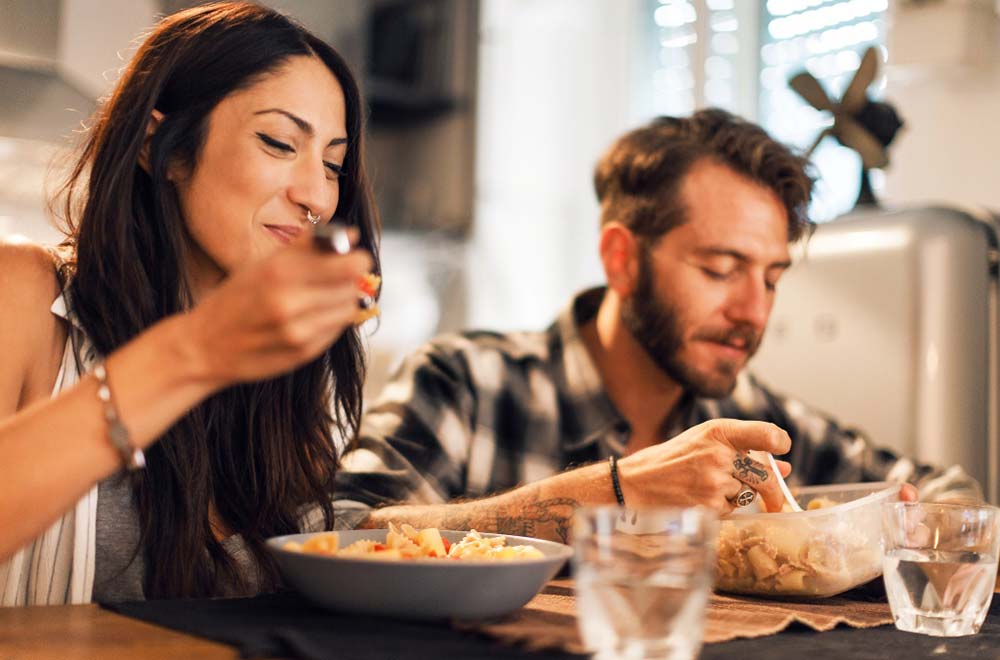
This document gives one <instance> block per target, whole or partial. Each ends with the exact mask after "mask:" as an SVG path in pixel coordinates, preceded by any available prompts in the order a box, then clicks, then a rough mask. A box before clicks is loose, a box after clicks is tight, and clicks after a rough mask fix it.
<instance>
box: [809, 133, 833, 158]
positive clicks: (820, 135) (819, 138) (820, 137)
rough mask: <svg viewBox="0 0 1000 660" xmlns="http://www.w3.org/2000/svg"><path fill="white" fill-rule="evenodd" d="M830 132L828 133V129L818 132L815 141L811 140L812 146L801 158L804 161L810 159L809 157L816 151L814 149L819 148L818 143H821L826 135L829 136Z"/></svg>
mask: <svg viewBox="0 0 1000 660" xmlns="http://www.w3.org/2000/svg"><path fill="white" fill-rule="evenodd" d="M831 132H832V131H830V129H829V128H824V129H823V130H822V131H820V132H819V135H817V136H816V139H815V140H813V143H812V146H811V147H809V150H808V151H806V153H805V156H803V158H805V159H806V160H809V157H810V156H812V153H813V152H814V151H816V147H818V146H819V143H820V142H822V141H823V138H825V137H826V136H827V135H829V134H830V133H831Z"/></svg>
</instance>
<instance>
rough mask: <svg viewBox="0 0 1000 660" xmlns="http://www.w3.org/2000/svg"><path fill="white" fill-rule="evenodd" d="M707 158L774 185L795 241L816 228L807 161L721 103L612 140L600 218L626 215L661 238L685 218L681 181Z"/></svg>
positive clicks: (597, 181) (637, 229) (597, 177)
mask: <svg viewBox="0 0 1000 660" xmlns="http://www.w3.org/2000/svg"><path fill="white" fill-rule="evenodd" d="M702 160H713V161H715V162H717V163H721V164H723V165H726V166H727V167H730V168H731V169H733V170H734V171H735V172H737V173H739V174H741V175H743V176H745V177H747V178H748V179H750V180H751V181H753V182H755V183H757V184H759V185H761V186H764V187H765V188H768V189H770V190H772V191H773V192H774V193H775V194H776V195H777V196H778V199H780V200H781V203H782V204H783V205H784V207H785V213H786V216H787V221H788V225H787V226H788V240H789V242H791V241H795V240H798V239H799V238H800V237H802V236H803V234H807V233H809V231H811V228H812V222H811V221H810V220H809V217H808V214H807V211H808V207H809V199H810V197H811V196H812V187H813V180H812V178H811V177H810V176H809V173H808V171H807V169H808V161H806V159H804V158H802V157H801V156H798V155H796V154H794V153H793V152H792V151H791V150H790V149H789V148H788V147H786V146H785V145H783V144H781V143H780V142H778V141H776V140H775V139H774V138H772V137H771V136H770V135H768V134H767V133H766V132H765V131H764V129H762V128H761V127H760V126H757V125H756V124H753V123H751V122H748V121H746V120H744V119H741V118H739V117H736V116H734V115H732V114H730V113H728V112H726V111H725V110H719V109H716V108H709V109H706V110H699V111H698V112H696V113H694V114H693V115H691V116H690V117H684V118H680V117H657V118H656V119H654V120H653V121H651V122H650V123H649V124H647V125H646V126H643V127H642V128H638V129H636V130H634V131H631V132H629V133H626V134H625V135H624V136H622V137H621V138H620V139H618V140H617V141H616V142H615V143H614V144H613V145H612V146H611V148H610V149H609V150H608V152H607V153H606V154H605V155H604V157H603V158H601V160H600V162H599V163H598V164H597V168H596V170H595V172H594V189H595V190H596V192H597V198H598V200H599V201H600V203H601V224H602V225H603V224H607V223H609V222H620V223H621V224H623V225H625V226H626V227H628V228H629V229H630V230H632V232H634V233H635V234H636V235H638V236H639V237H640V238H642V239H644V240H645V241H647V242H656V240H658V239H659V238H660V237H661V236H663V235H664V234H666V233H667V232H668V231H670V230H671V229H673V228H674V227H676V226H677V225H680V224H682V223H683V222H684V221H685V220H686V218H687V216H686V209H685V208H684V203H683V200H682V199H681V196H680V190H681V184H682V182H683V180H684V177H685V175H687V173H688V172H690V171H691V168H692V167H693V166H694V165H695V164H696V163H698V162H699V161H702ZM720 194H725V191H720Z"/></svg>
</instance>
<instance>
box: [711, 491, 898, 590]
mask: <svg viewBox="0 0 1000 660" xmlns="http://www.w3.org/2000/svg"><path fill="white" fill-rule="evenodd" d="M899 488H900V487H899V484H890V483H885V482H878V483H862V484H840V485H833V486H813V487H806V488H801V489H799V490H798V492H797V493H796V499H797V500H798V501H799V504H800V505H802V506H803V508H804V509H805V510H804V511H802V512H797V513H793V512H782V513H753V514H739V513H737V514H734V515H732V516H730V517H729V518H727V519H723V520H722V521H721V523H720V527H719V541H718V548H717V555H716V582H715V587H716V589H717V590H719V591H727V592H732V593H739V594H753V595H759V596H772V597H783V596H797V597H802V596H807V597H828V596H834V595H836V594H839V593H843V592H844V591H847V590H849V589H852V588H854V587H856V586H858V585H861V584H864V583H865V582H868V581H869V580H872V579H874V578H876V577H878V576H879V575H881V574H882V520H881V506H882V503H883V502H892V501H896V500H898V499H899Z"/></svg>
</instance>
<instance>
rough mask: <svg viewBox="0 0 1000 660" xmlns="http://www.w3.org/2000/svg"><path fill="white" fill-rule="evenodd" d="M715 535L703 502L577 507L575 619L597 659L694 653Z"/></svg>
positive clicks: (680, 658)
mask: <svg viewBox="0 0 1000 660" xmlns="http://www.w3.org/2000/svg"><path fill="white" fill-rule="evenodd" d="M716 534H717V524H716V518H715V514H714V513H713V512H712V511H710V510H708V509H704V508H701V507H694V508H688V509H679V508H651V509H637V510H634V509H624V508H621V507H616V506H608V507H596V508H582V509H580V510H579V511H577V513H576V515H575V517H574V521H573V546H574V550H575V554H574V556H573V567H574V577H575V580H576V606H577V621H578V625H579V629H580V634H581V636H582V637H583V641H584V643H585V645H586V646H587V647H588V649H589V650H591V651H593V652H594V653H595V658H598V659H599V660H606V659H611V658H616V659H618V658H629V659H632V658H635V659H638V658H670V659H671V660H690V659H691V658H694V657H696V656H697V655H698V652H699V651H700V649H701V643H702V637H703V635H704V626H705V607H706V606H707V604H708V595H709V592H710V591H711V587H712V572H713V567H714V563H715V538H716Z"/></svg>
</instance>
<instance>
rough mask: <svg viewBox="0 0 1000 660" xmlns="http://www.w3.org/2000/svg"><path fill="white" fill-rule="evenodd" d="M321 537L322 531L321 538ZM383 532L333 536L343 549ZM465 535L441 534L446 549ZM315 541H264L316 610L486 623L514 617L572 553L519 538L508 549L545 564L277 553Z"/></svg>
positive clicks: (302, 536)
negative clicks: (519, 548) (533, 551)
mask: <svg viewBox="0 0 1000 660" xmlns="http://www.w3.org/2000/svg"><path fill="white" fill-rule="evenodd" d="M320 533H324V532H320ZM387 533H388V530H385V529H356V530H351V531H347V532H338V534H339V535H340V547H345V546H347V545H349V544H351V543H353V542H355V541H359V540H361V539H372V540H374V541H378V542H384V541H385V536H386V534H387ZM465 534H466V532H455V531H447V530H441V536H442V537H444V538H446V539H448V541H449V542H450V543H456V542H458V541H461V540H462V538H464V537H465ZM312 536H316V534H315V533H313V534H290V535H287V536H276V537H274V538H271V539H268V541H267V547H268V550H270V551H271V553H272V554H273V555H274V558H275V559H276V560H277V562H278V566H279V568H280V569H281V572H282V574H283V575H284V577H285V580H286V581H287V582H288V584H289V585H291V586H292V587H294V588H295V589H297V590H298V591H299V592H300V593H302V595H304V596H305V597H306V598H308V599H310V600H312V601H313V602H315V603H316V604H318V605H321V606H323V607H327V608H330V609H334V610H340V611H343V612H357V613H365V614H380V615H386V616H395V617H405V618H410V619H484V618H489V617H494V616H500V615H503V614H507V613H509V612H513V611H514V610H516V609H518V608H519V607H521V606H522V605H524V604H525V603H527V602H528V601H529V600H531V599H532V597H534V595H535V594H537V593H538V592H539V590H540V589H541V588H542V587H543V586H544V585H545V583H546V582H548V581H549V580H551V579H552V577H553V576H554V575H555V574H556V573H557V572H558V571H559V569H560V568H561V567H562V565H563V564H564V563H566V560H568V559H569V558H570V557H571V556H572V554H573V550H572V549H571V548H570V547H569V546H565V545H563V544H561V543H553V542H551V541H542V540H540V539H533V538H528V537H524V536H506V535H504V534H482V536H484V537H494V536H504V537H505V538H506V539H507V545H533V546H535V547H536V548H538V549H539V550H540V551H541V552H542V554H543V555H545V556H544V557H542V558H540V559H516V560H510V561H488V560H470V559H461V560H449V559H407V560H398V561H396V560H386V559H364V558H358V557H327V556H323V555H315V554H306V553H302V552H295V551H290V550H284V549H282V546H284V545H285V544H286V543H288V542H289V541H296V542H298V543H304V542H305V541H307V540H308V539H309V538H310V537H312Z"/></svg>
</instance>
